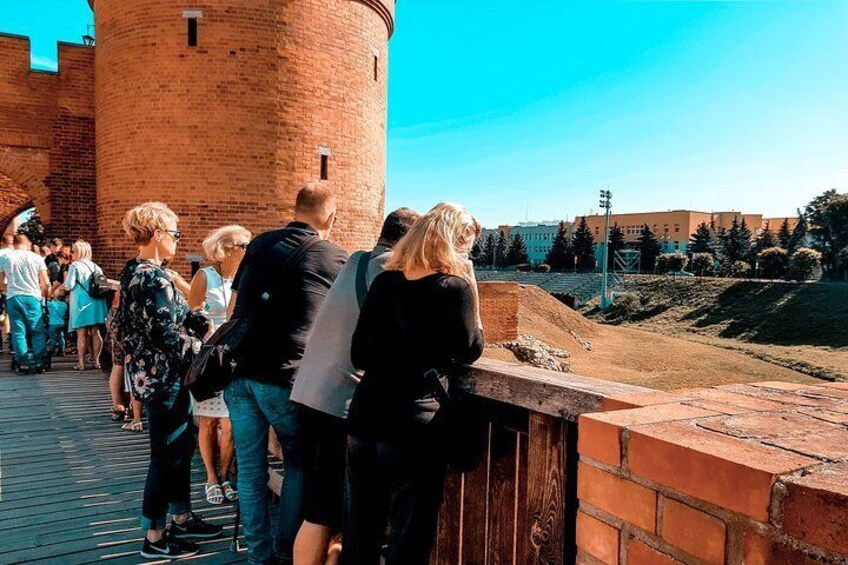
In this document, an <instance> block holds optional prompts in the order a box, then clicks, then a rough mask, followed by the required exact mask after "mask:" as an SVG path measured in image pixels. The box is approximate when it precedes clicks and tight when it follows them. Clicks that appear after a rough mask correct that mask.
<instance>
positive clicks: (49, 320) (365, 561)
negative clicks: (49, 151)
mask: <svg viewBox="0 0 848 565" xmlns="http://www.w3.org/2000/svg"><path fill="white" fill-rule="evenodd" d="M335 221H336V198H335V196H334V195H333V194H332V192H331V191H330V190H329V189H328V188H326V187H324V186H322V185H320V184H310V185H307V186H306V187H304V188H303V189H301V190H300V192H299V193H298V195H297V199H296V204H295V212H294V220H293V221H292V222H291V223H289V224H288V225H286V226H285V227H283V228H281V229H277V230H274V231H269V232H266V233H263V234H260V235H258V236H257V237H255V238H254V237H253V235H252V234H251V233H250V232H249V231H248V230H247V229H245V228H243V227H241V226H237V225H230V226H225V227H221V228H219V229H217V230H215V231H213V232H212V233H211V234H209V236H208V237H207V238H206V240H205V241H204V242H203V251H204V253H205V256H206V259H207V265H206V266H205V267H204V268H202V269H200V270H199V271H197V272H196V273H195V274H194V276H193V277H192V279H191V281H190V282H187V281H186V280H184V279H183V278H182V277H181V276H180V275H179V274H178V273H176V272H175V271H173V270H171V269H169V268H168V267H167V264H168V261H170V260H172V259H173V258H174V257H175V255H176V253H177V246H178V242H179V241H180V238H181V235H182V233H181V232H180V230H179V228H178V222H179V218H178V217H177V215H176V214H175V213H174V212H173V211H172V210H171V209H170V208H168V206H167V205H166V204H163V203H160V202H148V203H145V204H141V205H139V206H137V207H136V208H133V209H131V210H129V211H128V212H127V213H126V215H125V217H124V220H123V227H124V230H125V231H126V233H127V235H128V236H129V237H130V238H131V239H132V241H133V243H134V244H135V246H136V247H137V253H136V255H135V257H133V258H132V259H130V260H129V261H127V263H126V264H125V266H124V268H123V270H122V271H121V273H120V276H119V277H118V279H117V280H114V281H112V280H109V279H106V277H105V276H104V274H103V271H102V270H101V269H100V267H98V266H97V264H95V263H94V262H93V261H92V257H91V247H90V245H88V244H87V243H86V242H83V241H78V242H76V243H75V244H74V245H73V246H72V248H71V249H70V250H69V252H66V249H67V248H65V247H64V246H63V245H62V242H61V241H58V240H54V241H51V242H50V243H51V245H50V249H49V256H47V257H44V256H42V255H41V252H39V253H36V252H35V251H34V250H32V249H31V246H32V244H31V243H30V242H29V241H28V240H27V238H26V237H25V236H23V235H21V234H18V235H15V236H14V237H13V238H11V240H8V238H7V239H4V242H3V250H2V251H0V290H2V291H3V292H5V302H6V312H7V314H8V316H7V318H8V320H9V322H10V326H11V328H10V329H11V343H12V350H13V352H14V360H15V363H16V366H17V367H18V370H19V371H20V372H22V373H38V372H40V371H42V370H44V368H45V359H46V358H49V356H50V355H49V354H50V353H51V352H52V353H57V352H58V351H59V350H61V351H62V352H64V351H65V347H64V344H63V343H62V341H61V339H60V337H59V335H60V334H62V335H64V333H65V331H67V330H70V331H75V332H76V351H77V356H78V364H77V366H76V369H78V370H81V371H84V370H87V369H89V368H96V367H98V366H99V364H100V362H101V358H103V359H108V360H109V361H110V363H109V364H108V365H111V369H110V373H109V389H110V392H111V395H112V404H113V406H112V418H113V419H114V420H122V421H123V427H124V429H126V430H128V431H132V432H142V431H146V432H147V433H148V434H149V438H150V465H149V469H148V473H147V479H146V483H145V488H144V496H143V502H142V508H141V525H142V529H143V530H144V532H145V538H144V541H143V546H142V548H141V555H142V556H144V557H146V558H151V559H175V558H181V557H188V556H191V555H195V554H196V553H198V552H199V551H200V546H199V545H197V543H196V542H197V541H198V540H203V539H210V538H215V537H218V536H221V535H222V533H223V528H222V526H221V525H220V524H213V523H211V522H210V521H207V520H204V519H203V518H202V517H200V516H199V515H198V514H196V513H194V512H193V511H192V508H191V472H192V459H193V455H194V451H195V448H196V446H198V445H199V451H200V454H201V459H202V461H203V465H204V467H205V474H206V484H205V492H204V495H205V498H206V500H207V501H208V502H209V503H211V504H225V503H227V502H232V501H236V500H238V501H239V502H238V503H239V506H240V512H241V518H242V521H243V529H244V535H245V540H246V542H247V546H248V550H247V557H248V562H249V563H256V564H266V563H294V564H297V565H323V564H325V563H331V564H335V563H342V564H361V565H376V564H377V563H380V561H381V559H382V560H384V562H385V563H387V564H388V565H416V564H425V563H428V562H429V556H430V550H431V547H432V544H433V540H434V538H435V533H436V526H437V518H438V512H439V508H440V505H441V499H442V488H443V483H444V477H445V474H446V473H447V471H448V457H447V453H446V448H445V437H447V436H448V435H449V434H450V433H451V430H446V429H445V427H446V426H447V425H448V423H447V422H448V421H449V420H448V419H447V418H440V415H441V414H442V413H443V412H445V402H446V400H445V397H446V391H447V390H450V389H452V388H453V387H452V384H453V383H452V380H453V375H454V374H455V370H456V369H458V368H460V367H462V366H465V365H467V364H470V363H472V362H474V361H475V360H476V359H477V358H478V357H479V356H480V355H481V353H482V350H483V334H482V324H481V321H480V313H479V299H478V296H477V290H476V282H475V280H474V271H473V268H472V266H471V263H470V261H469V258H468V256H469V252H470V251H471V247H472V245H473V242H474V241H475V240H476V239H477V237H479V235H480V232H481V226H480V224H479V222H477V220H476V219H474V218H473V216H472V215H471V214H470V213H469V212H468V211H467V210H465V209H464V208H462V207H460V206H457V205H453V204H439V205H437V206H436V207H434V208H433V209H432V210H430V211H429V212H427V213H426V214H424V215H419V214H417V213H416V212H413V211H412V210H409V209H407V208H401V209H398V210H395V211H393V212H391V213H390V214H389V215H388V216H387V217H386V219H385V221H384V224H383V227H382V231H381V233H380V236H379V240H378V241H377V244H376V246H375V247H374V248H373V249H369V250H363V251H358V252H356V253H354V254H352V255H350V256H348V254H347V253H346V252H345V251H344V250H342V249H341V248H340V247H338V246H337V245H335V244H334V243H332V242H331V234H332V231H333V226H334V224H335ZM45 251H47V250H45ZM54 271H55V275H54ZM106 285H109V286H111V287H112V288H113V289H114V292H113V293H112V295H111V296H110V295H108V294H106V292H105V290H103V289H102V288H101V287H104V286H106ZM54 303H56V305H54ZM59 304H61V305H65V309H64V310H63V309H62V308H60V307H59ZM65 310H67V312H68V314H67V317H68V323H67V325H65V316H66V314H65V313H64V312H65ZM54 319H55V321H56V330H55V336H54V330H53V328H54ZM60 319H61V322H62V325H61V326H60V325H59V321H60ZM235 327H239V328H243V331H244V332H245V333H244V339H242V342H241V343H242V345H241V346H240V347H239V350H238V355H237V356H236V357H235V358H234V361H233V362H232V364H231V368H232V375H231V380H229V381H228V383H227V384H226V385H225V386H223V387H222V390H219V391H215V393H214V394H211V395H210V397H209V398H205V399H202V400H199V401H198V400H197V399H194V398H193V397H192V394H191V392H190V391H189V386H187V383H186V375H187V373H188V372H189V368H190V367H192V364H193V363H194V362H195V361H198V360H199V359H200V358H202V355H203V353H202V352H203V351H204V343H206V344H207V345H206V349H207V350H208V348H209V347H210V344H213V343H215V341H216V339H217V338H218V337H219V336H221V335H224V334H226V332H228V331H230V332H231V331H232V328H235ZM45 328H49V336H50V337H49V339H48V338H47V337H46V336H47V333H48V330H47V329H45ZM101 328H105V333H101ZM216 332H217V333H216ZM103 337H105V339H103ZM104 341H105V344H106V347H105V353H104V355H102V356H101V349H103V344H104ZM48 343H49V346H48ZM48 348H49V350H48ZM108 365H107V364H106V363H105V362H104V368H108ZM192 370H194V368H193V367H192ZM143 415H144V416H146V422H145V421H144V420H143V419H142V416H143ZM195 424H196V425H197V430H196V431H195ZM274 444H277V445H278V446H279V448H280V449H281V451H282V460H283V465H284V479H283V482H282V489H281V492H280V494H279V506H278V511H279V514H278V516H277V517H276V519H272V517H271V516H270V510H269V508H270V506H269V503H270V498H271V493H270V491H269V489H268V487H267V483H268V479H269V476H268V450H269V445H274ZM235 468H237V470H238V473H237V479H236V477H235V476H234V473H233V470H234V469H235ZM169 514H170V517H171V518H170V524H169V523H168V519H167V518H168V515H169Z"/></svg>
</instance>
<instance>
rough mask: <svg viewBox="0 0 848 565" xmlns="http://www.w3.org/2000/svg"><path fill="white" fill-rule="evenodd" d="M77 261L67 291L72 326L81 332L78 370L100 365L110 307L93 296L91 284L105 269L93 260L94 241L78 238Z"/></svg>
mask: <svg viewBox="0 0 848 565" xmlns="http://www.w3.org/2000/svg"><path fill="white" fill-rule="evenodd" d="M71 258H72V259H73V262H72V263H71V266H70V267H69V268H68V273H67V274H66V275H65V282H64V286H65V291H66V292H69V293H70V295H71V304H70V321H69V323H68V329H69V330H70V331H72V332H73V331H75V332H76V333H77V356H78V357H79V362H78V363H77V365H76V367H75V368H76V370H78V371H84V370H86V369H99V368H100V350H101V349H103V338H102V337H101V336H100V329H99V328H100V326H101V325H102V324H104V323H105V322H106V314H107V313H108V310H109V306H108V305H107V304H106V300H104V299H103V298H94V297H93V296H91V283H92V281H93V279H94V275H95V274H98V273H100V274H102V273H103V270H102V269H101V268H100V267H99V266H98V265H97V264H96V263H95V262H94V261H92V260H91V244H89V243H88V242H86V241H82V240H80V241H77V242H76V243H74V245H73V247H71Z"/></svg>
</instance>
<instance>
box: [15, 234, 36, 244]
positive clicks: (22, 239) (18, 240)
mask: <svg viewBox="0 0 848 565" xmlns="http://www.w3.org/2000/svg"><path fill="white" fill-rule="evenodd" d="M22 245H32V242H31V241H30V240H29V238H28V237H27V236H26V234H23V233H16V234H15V247H20V246H22Z"/></svg>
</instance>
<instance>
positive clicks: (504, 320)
mask: <svg viewBox="0 0 848 565" xmlns="http://www.w3.org/2000/svg"><path fill="white" fill-rule="evenodd" d="M477 288H478V289H479V293H480V317H481V319H482V321H483V333H484V335H485V338H486V343H503V342H506V341H515V340H516V339H518V300H519V287H518V284H517V283H510V282H481V283H478V285H477Z"/></svg>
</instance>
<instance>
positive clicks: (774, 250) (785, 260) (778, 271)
mask: <svg viewBox="0 0 848 565" xmlns="http://www.w3.org/2000/svg"><path fill="white" fill-rule="evenodd" d="M757 259H758V260H759V266H760V272H759V276H760V277H761V278H764V279H782V278H785V277H786V275H787V273H788V272H789V252H788V251H786V250H785V249H783V248H782V247H775V246H772V247H768V248H766V249H763V250H762V251H760V253H759V254H758V255H757Z"/></svg>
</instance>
